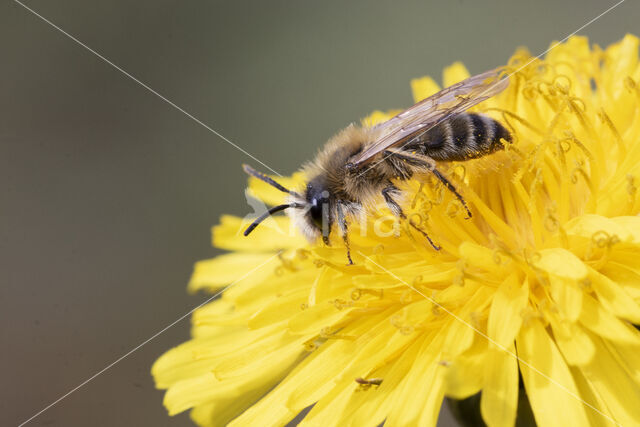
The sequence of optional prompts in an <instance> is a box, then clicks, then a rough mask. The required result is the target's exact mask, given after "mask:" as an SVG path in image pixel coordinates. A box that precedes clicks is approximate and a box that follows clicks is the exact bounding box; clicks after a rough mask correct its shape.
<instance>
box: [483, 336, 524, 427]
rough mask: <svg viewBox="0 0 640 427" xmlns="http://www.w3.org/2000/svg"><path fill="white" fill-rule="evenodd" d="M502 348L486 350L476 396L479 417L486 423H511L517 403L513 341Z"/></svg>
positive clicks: (499, 424)
mask: <svg viewBox="0 0 640 427" xmlns="http://www.w3.org/2000/svg"><path fill="white" fill-rule="evenodd" d="M507 349H508V350H509V351H510V352H511V354H509V353H507V352H506V351H503V350H497V349H494V350H491V351H490V352H489V353H488V354H487V360H490V361H491V362H490V363H486V364H485V365H484V367H483V369H484V387H483V389H482V396H481V399H480V412H481V413H482V418H483V419H484V421H485V422H486V423H487V425H488V426H490V427H500V426H505V427H509V426H513V425H514V422H515V419H516V411H517V407H518V362H517V359H516V358H515V357H514V356H513V355H514V354H516V352H515V347H514V345H513V343H512V344H511V345H510V346H509V347H508V348H507Z"/></svg>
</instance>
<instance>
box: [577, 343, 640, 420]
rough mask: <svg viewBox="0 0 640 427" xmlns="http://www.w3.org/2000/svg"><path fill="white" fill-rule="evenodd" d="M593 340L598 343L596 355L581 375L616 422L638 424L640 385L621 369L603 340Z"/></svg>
mask: <svg viewBox="0 0 640 427" xmlns="http://www.w3.org/2000/svg"><path fill="white" fill-rule="evenodd" d="M592 339H593V341H594V342H595V343H596V354H595V357H594V358H593V360H592V361H591V363H590V364H589V365H587V366H584V367H582V372H583V373H584V375H585V377H586V378H587V380H588V381H589V382H590V383H591V385H592V387H593V388H594V389H595V390H596V392H597V393H598V394H599V395H600V396H601V397H602V399H603V400H604V402H605V403H606V404H607V407H608V408H609V410H610V411H611V414H612V415H613V417H614V419H615V420H616V421H617V422H619V423H620V424H621V425H635V424H637V423H638V420H640V405H638V402H640V384H639V383H638V382H636V381H634V380H633V379H632V378H631V377H630V376H629V374H628V373H627V372H626V371H625V370H624V369H623V368H622V366H620V364H619V363H618V361H617V360H616V359H615V358H614V357H613V355H612V354H611V352H610V351H609V349H608V348H607V346H606V345H605V344H604V343H603V342H602V340H601V339H599V338H597V337H595V336H594V337H592ZM635 368H636V369H637V367H635Z"/></svg>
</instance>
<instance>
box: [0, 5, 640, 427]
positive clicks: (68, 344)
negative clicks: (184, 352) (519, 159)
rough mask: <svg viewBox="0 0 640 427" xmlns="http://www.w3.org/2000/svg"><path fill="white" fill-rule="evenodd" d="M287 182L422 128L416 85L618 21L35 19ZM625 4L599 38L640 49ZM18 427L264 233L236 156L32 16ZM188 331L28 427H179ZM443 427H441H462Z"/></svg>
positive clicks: (10, 281)
mask: <svg viewBox="0 0 640 427" xmlns="http://www.w3.org/2000/svg"><path fill="white" fill-rule="evenodd" d="M26 4H27V5H28V6H29V7H31V8H33V9H34V10H35V11H37V12H38V13H39V14H41V15H42V16H44V17H46V18H47V19H49V20H51V21H52V22H53V23H55V24H56V25H58V26H60V27H61V28H62V29H64V30H65V31H67V32H69V33H70V34H72V35H73V36H75V37H77V38H78V39H79V40H80V41H82V42H83V43H86V44H87V45H88V46H90V47H91V48H92V49H94V50H96V51H97V52H99V53H100V54H102V55H104V56H105V57H106V58H108V59H109V60H111V61H113V62H114V63H115V64H117V65H118V66H120V67H122V68H123V69H124V70H126V71H127V72H128V73H130V74H131V75H133V76H135V77H136V78H138V79H140V80H141V81H142V82H144V83H145V84H147V85H149V86H150V87H151V88H153V89H155V90H156V91H158V92H159V93H161V94H162V95H164V96H166V97H167V98H168V99H170V100H171V101H172V102H174V103H175V104H177V105H179V106H180V107H182V108H184V109H185V110H186V111H188V112H189V113H191V114H193V115H194V116H195V117H197V118H199V119H200V120H202V121H203V122H204V123H206V124H207V125H209V126H211V127H212V128H213V129H215V130H217V131H218V132H220V133H221V134H223V135H224V136H225V137H227V138H229V139H230V140H232V141H234V142H235V143H236V144H238V145H239V146H241V147H242V148H244V149H245V150H247V151H248V152H250V153H252V154H253V155H254V156H256V157H257V158H259V159H260V160H262V161H263V162H264V163H266V164H268V165H269V166H271V167H272V168H273V169H275V170H277V171H279V172H281V173H283V174H287V173H290V172H292V171H294V170H295V169H296V168H297V167H298V166H299V165H300V164H301V163H302V162H303V161H305V160H306V159H309V158H311V157H312V156H313V155H314V153H315V151H316V150H317V148H318V147H319V146H320V145H321V144H322V143H323V141H325V140H326V139H327V138H328V137H330V136H331V135H332V134H333V133H334V132H335V131H336V130H338V129H340V128H342V127H343V126H345V125H346V124H348V123H349V122H351V121H354V120H358V119H359V118H361V117H363V116H364V115H366V114H367V113H368V112H370V111H371V110H373V109H376V108H395V107H402V106H408V105H409V104H410V102H411V96H410V91H409V80H410V79H411V78H412V77H418V76H422V75H425V74H430V75H432V76H435V77H437V78H438V79H439V78H440V76H441V70H442V68H443V67H444V66H446V65H449V64H450V63H452V62H453V61H456V60H462V61H464V62H465V63H466V64H467V66H468V68H469V69H470V71H471V72H472V73H475V72H481V71H484V70H486V69H488V68H491V67H494V66H497V65H501V64H504V63H505V61H506V60H507V59H508V58H509V56H510V54H511V53H512V52H513V51H514V49H515V48H516V47H518V46H521V45H525V46H528V47H529V48H530V49H531V51H532V52H533V53H535V54H537V53H541V52H542V51H544V50H545V49H546V48H547V47H548V45H549V43H550V42H551V41H552V40H558V39H562V38H564V37H565V36H566V35H568V34H569V33H571V32H573V31H575V30H576V29H578V28H579V27H580V26H582V25H583V24H585V23H586V22H588V21H589V20H591V19H592V18H594V17H596V16H597V15H598V14H600V13H601V12H603V11H604V10H606V9H607V8H608V7H610V6H612V5H613V4H615V1H602V0H598V1H596V0H591V1H583V2H576V1H572V2H558V1H537V2H534V1H522V2H510V1H486V2H480V1H470V0H454V1H448V2H427V1H422V2H419V1H410V2H375V3H373V2H365V1H357V2H356V1H352V2H338V1H324V2H311V1H268V2H263V1H253V2H246V1H228V2H219V1H208V2H203V1H180V2H179V1H167V0H154V1H151V0H144V1H142V0H139V1H134V2H132V1H124V0H115V1H109V2H94V1H80V0H66V1H55V2H54V1H44V0H29V1H28V2H27V3H26ZM639 18H640V4H639V3H638V2H637V1H633V0H628V1H626V2H625V3H623V4H622V5H620V6H619V7H618V8H616V9H615V10H613V11H612V12H610V13H609V14H607V15H605V16H604V17H602V18H601V19H599V20H598V21H596V22H594V23H593V24H591V25H590V26H589V27H587V28H585V29H584V30H581V31H580V34H584V35H588V36H589V37H590V39H591V40H592V42H595V43H598V44H601V45H606V44H608V43H611V42H613V41H616V40H618V39H620V38H621V37H622V36H623V35H624V34H625V33H626V32H636V33H638V32H639V31H638V27H637V25H638V22H639ZM0 54H1V60H0V163H1V166H0V168H1V170H2V188H3V189H2V192H1V194H2V200H1V208H0V215H1V217H2V220H1V221H0V233H1V235H0V237H1V238H0V245H1V247H0V251H1V252H2V253H1V256H0V260H1V262H2V266H1V269H0V271H1V274H2V283H1V286H0V316H1V318H0V334H1V335H0V337H1V342H0V346H1V348H2V350H1V351H0V378H2V387H1V392H0V424H1V425H16V424H19V423H20V422H22V421H24V420H26V419H28V418H29V417H31V416H32V415H34V414H35V413H36V412H37V411H39V410H41V409H42V408H43V407H45V406H46V405H48V404H49V403H51V402H52V401H54V400H56V399H58V398H59V397H60V396H61V395H63V394H64V393H66V392H68V391H69V390H71V389H72V388H74V387H75V386H77V385H78V384H80V383H81V382H83V381H84V380H86V379H87V378H89V377H90V376H91V375H93V374H94V373H96V372H97V371H99V370H101V369H103V368H104V367H105V366H107V365H108V364H109V363H111V362H113V361H114V360H116V359H117V358H118V357H120V356H121V355H123V354H124V353H126V352H127V351H129V350H130V349H132V348H133V347H135V346H137V345H138V344H140V343H141V342H143V341H144V340H146V339H147V338H148V337H150V336H151V335H153V334H155V333H156V332H158V331H159V330H161V329H162V328H164V327H165V326H167V325H168V324H170V323H171V322H173V321H174V320H176V319H177V318H179V317H180V316H182V315H183V314H184V313H186V312H187V311H189V310H190V309H191V308H192V307H194V306H195V305H197V304H199V303H200V302H201V301H203V300H204V299H205V296H203V295H198V296H188V295H187V294H186V292H185V285H186V282H187V280H188V278H189V275H190V272H191V268H192V264H193V263H194V262H195V261H196V260H199V259H203V258H208V257H211V256H213V255H215V254H216V253H218V252H217V251H216V250H215V249H213V248H211V247H210V227H211V226H212V225H213V224H215V223H216V222H217V221H218V218H219V216H220V215H221V214H222V213H225V212H227V213H234V214H238V215H244V214H246V213H248V212H251V209H250V208H249V207H248V206H247V205H246V203H245V198H244V195H243V189H244V186H245V182H246V177H245V175H244V174H243V172H242V171H241V169H240V165H241V163H243V162H248V163H250V164H253V165H254V166H259V165H257V164H256V162H255V161H252V160H251V159H250V158H248V157H247V156H245V155H244V154H242V153H241V152H240V151H238V150H236V149H235V148H233V147H231V146H230V145H229V144H227V143H226V142H224V141H222V140H221V139H220V138H218V137H217V136H215V135H213V134H212V133H211V132H209V131H208V130H206V129H204V128H203V127H202V126H200V125H198V124H197V123H195V122H194V121H193V120H191V119H190V118H188V117H187V116H185V115H184V114H183V113H181V112H179V111H177V110H176V109H174V108H173V107H171V106H170V105H168V104H167V103H165V102H164V101H162V100H161V99H159V98H158V97H157V96H155V95H153V94H152V93H150V92H149V91H148V90H147V89H145V88H143V87H141V86H140V85H138V84H137V83H135V82H134V81H132V80H131V79H130V78H128V77H126V76H125V75H123V74H122V73H120V72H119V71H117V70H115V69H114V68H112V67H111V66H109V65H108V64H107V63H105V62H104V61H103V60H101V59H99V58H98V57H96V56H95V55H94V54H92V53H90V52H89V51H87V50H85V49H84V48H82V47H81V46H79V45H78V44H76V43H74V42H73V41H72V40H70V39H69V38H67V37H65V36H64V35H62V34H61V33H59V32H58V31H56V30H55V29H54V28H52V27H51V26H50V25H48V24H47V23H45V22H43V21H42V20H40V19H38V18H37V17H36V16H34V15H33V14H31V13H30V12H28V11H27V10H25V9H24V8H22V7H21V6H20V5H18V4H17V3H15V2H12V1H10V0H9V1H6V0H5V1H3V2H2V4H1V5H0ZM188 329H189V321H188V320H184V321H183V322H181V323H179V324H177V325H176V326H174V327H173V328H171V329H169V330H167V331H166V332H165V333H163V334H161V335H160V336H158V337H157V338H156V339H155V340H153V341H151V342H149V343H148V344H147V345H145V346H144V347H142V348H141V349H140V350H138V351H136V352H135V353H133V354H132V355H130V356H129V357H127V358H126V359H124V360H123V361H122V362H120V363H118V364H117V365H115V366H113V367H112V368H111V369H109V370H108V371H106V372H105V373H104V374H102V375H100V376H98V377H97V378H96V379H95V380H93V381H91V382H90V383H88V384H87V385H86V386H84V387H82V388H81V389H79V390H78V391H77V392H75V393H73V394H71V395H70V396H69V397H68V398H66V399H64V400H62V401H61V402H59V403H58V404H57V405H55V406H54V407H52V408H51V409H49V410H48V411H46V412H45V413H43V414H41V415H40V416H39V417H37V418H36V419H34V420H33V421H32V422H31V425H53V426H84V425H91V426H113V425H137V426H147V425H148V426H151V425H153V426H178V425H185V424H188V423H189V420H188V417H187V416H186V415H181V416H178V417H175V418H169V417H168V416H167V415H166V413H165V410H164V408H163V407H162V393H161V392H159V391H156V390H155V389H154V387H153V383H152V381H151V377H150V374H149V369H150V366H151V364H152V362H153V361H154V360H155V359H156V358H157V357H158V356H159V355H160V354H161V353H162V352H164V351H165V350H167V349H169V348H170V347H172V346H174V345H176V344H178V343H180V342H182V341H184V340H186V339H187V338H188ZM450 423H451V421H450V419H448V418H443V420H442V424H443V425H447V424H450Z"/></svg>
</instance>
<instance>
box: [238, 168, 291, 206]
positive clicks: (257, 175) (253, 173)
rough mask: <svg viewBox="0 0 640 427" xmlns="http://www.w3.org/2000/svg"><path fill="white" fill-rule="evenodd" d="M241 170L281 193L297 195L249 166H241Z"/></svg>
mask: <svg viewBox="0 0 640 427" xmlns="http://www.w3.org/2000/svg"><path fill="white" fill-rule="evenodd" d="M242 169H244V171H245V172H246V173H247V174H248V175H251V176H253V177H255V178H258V179H259V180H260V181H264V182H266V183H267V184H269V185H271V186H272V187H275V188H277V189H278V190H280V191H282V192H283V193H288V194H293V195H297V194H296V193H295V192H293V191H291V190H289V189H288V188H286V187H285V186H283V185H281V184H279V183H277V182H276V181H275V180H273V179H271V178H269V177H268V176H267V175H265V174H263V173H262V172H258V171H257V170H255V169H254V168H252V167H251V166H249V165H242ZM283 209H284V208H283Z"/></svg>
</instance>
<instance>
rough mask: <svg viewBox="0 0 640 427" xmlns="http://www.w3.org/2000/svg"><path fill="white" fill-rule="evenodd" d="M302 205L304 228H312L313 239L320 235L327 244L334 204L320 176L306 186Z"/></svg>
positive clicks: (325, 183) (323, 179) (324, 181)
mask: <svg viewBox="0 0 640 427" xmlns="http://www.w3.org/2000/svg"><path fill="white" fill-rule="evenodd" d="M304 203H305V204H306V209H305V210H304V216H305V219H306V221H305V222H306V227H305V228H312V229H313V230H314V231H315V232H314V233H313V234H314V235H315V237H317V236H318V235H322V239H323V240H324V242H325V244H329V233H331V224H332V223H333V214H332V212H333V203H334V202H333V200H332V198H331V195H330V193H329V190H328V188H327V182H326V180H325V178H324V177H323V176H322V175H319V176H316V177H315V178H313V179H311V180H310V181H309V183H308V184H307V187H306V189H305V192H304ZM305 234H308V233H305ZM308 237H309V236H308Z"/></svg>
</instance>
